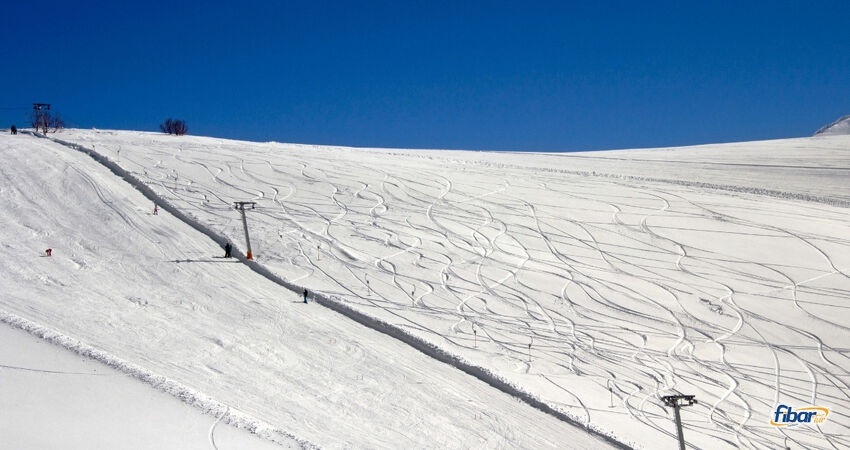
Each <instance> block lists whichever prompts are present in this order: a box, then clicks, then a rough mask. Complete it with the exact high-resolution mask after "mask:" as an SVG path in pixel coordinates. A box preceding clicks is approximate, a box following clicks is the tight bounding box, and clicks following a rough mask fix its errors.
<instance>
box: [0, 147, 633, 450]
mask: <svg viewBox="0 0 850 450" xmlns="http://www.w3.org/2000/svg"><path fill="white" fill-rule="evenodd" d="M24 132H25V133H27V134H30V135H32V136H35V137H40V138H44V139H48V140H50V141H53V142H55V143H57V144H61V145H64V146H66V147H68V148H71V149H73V150H77V151H79V152H82V153H85V154H86V155H88V156H90V157H91V158H92V159H94V160H95V161H97V162H99V163H101V164H102V165H104V166H105V167H106V168H108V169H109V170H111V171H112V172H113V173H114V174H115V175H117V176H119V177H121V178H123V179H124V180H125V181H127V182H128V183H130V184H131V185H132V186H133V187H135V188H136V189H137V190H138V191H139V192H141V193H142V195H144V196H145V197H147V198H148V199H149V200H151V201H153V202H156V204H157V205H160V206H161V208H162V209H165V210H166V211H168V212H169V213H171V214H172V215H173V216H174V217H176V218H178V219H180V220H181V221H182V222H184V223H186V224H187V225H189V226H190V227H192V228H194V229H195V230H197V231H198V232H200V233H203V234H205V235H206V236H207V237H209V238H210V239H212V240H213V241H214V242H215V243H217V244H219V245H222V246H223V245H224V244H225V243H227V242H229V240H228V239H226V238H225V237H224V236H223V235H221V234H219V233H218V232H217V231H214V230H212V229H211V228H209V227H207V226H206V225H204V224H202V223H200V222H199V221H198V220H197V219H195V218H192V217H190V216H189V215H187V214H185V213H183V212H181V211H180V210H179V209H178V208H177V207H175V206H174V205H172V204H171V203H170V202H168V201H167V200H166V199H164V198H162V197H161V196H159V195H158V194H157V193H156V192H154V191H153V189H151V188H150V187H149V186H148V185H147V184H145V183H144V182H142V181H141V180H140V179H138V178H136V177H135V176H134V175H132V174H131V173H129V172H128V171H126V170H124V169H123V168H122V167H120V166H119V165H118V164H116V163H115V162H113V161H112V160H110V159H109V158H107V157H105V156H103V155H101V154H100V153H97V152H96V151H95V150H92V149H89V148H86V147H83V146H81V145H78V144H75V143H73V142H68V141H64V140H61V139H58V138H54V137H50V136H45V135H42V134H38V133H33V132H30V131H24ZM232 255H233V256H234V257H235V258H237V259H238V260H239V261H241V262H242V263H243V264H245V265H246V266H248V267H249V268H250V269H251V270H253V271H254V272H255V273H257V274H259V275H262V276H263V277H265V278H266V279H268V280H269V281H272V282H274V283H277V284H278V285H280V286H282V287H284V288H286V289H289V290H290V291H292V292H295V293H297V294H300V293H301V292H302V291H303V290H304V289H305V288H306V286H301V285H296V284H293V283H291V282H288V281H286V280H284V279H283V278H281V277H280V276H278V275H276V274H274V273H272V272H271V271H270V270H269V269H267V268H266V267H264V266H262V265H260V264H259V263H257V262H256V261H254V260H250V259H246V258H245V254H244V253H242V252H241V251H239V250H238V249H236V248H234V249H233V251H232ZM311 292H312V291H311ZM313 300H314V302H315V303H318V304H319V305H322V306H324V307H326V308H328V309H330V310H333V311H335V312H337V313H339V314H341V315H343V316H345V317H347V318H349V319H351V320H354V321H355V322H357V323H359V324H361V325H363V326H365V327H367V328H371V329H373V330H375V331H378V332H380V333H383V334H385V335H387V336H390V337H392V338H395V339H397V340H399V341H401V342H403V343H405V344H407V345H409V346H411V347H413V348H414V349H416V350H418V351H420V352H422V353H423V354H425V355H426V356H429V357H431V358H433V359H435V360H437V361H440V362H442V363H445V364H448V365H450V366H452V367H454V368H456V369H458V370H461V371H463V372H464V373H466V374H468V375H471V376H473V377H475V378H477V379H478V380H480V381H482V382H484V383H487V384H488V385H490V386H491V387H493V388H495V389H497V390H499V391H502V392H503V393H506V394H508V395H511V396H513V397H515V398H517V399H519V400H521V401H523V402H525V403H526V404H528V405H529V406H531V407H533V408H535V409H538V410H540V411H542V412H544V413H546V414H549V415H551V416H554V417H555V418H557V419H559V420H561V421H564V422H566V423H569V424H571V425H573V426H575V427H578V428H582V429H584V430H586V431H587V432H589V433H591V434H593V435H595V436H598V437H599V438H600V439H603V440H604V441H606V442H607V443H609V444H611V445H613V446H615V447H618V448H622V449H631V448H632V447H629V446H628V445H626V444H625V443H623V442H620V441H618V440H617V439H616V437H615V436H614V435H613V433H611V432H609V431H606V430H602V429H598V428H596V427H595V426H593V425H592V424H587V425H585V424H584V423H583V422H580V421H579V420H578V418H575V417H573V416H571V415H569V414H568V413H566V412H564V411H562V410H561V409H560V408H558V407H553V406H551V405H549V404H548V403H546V402H545V401H543V400H541V399H540V398H538V397H537V396H536V395H534V394H531V393H529V392H526V391H524V390H523V389H522V388H520V387H519V386H516V385H514V384H512V383H511V382H509V381H508V380H506V379H505V378H503V377H501V376H500V375H497V374H495V373H493V372H492V371H490V370H488V369H486V368H484V367H481V366H477V365H475V364H473V363H471V362H469V361H467V360H465V359H464V358H461V357H460V356H458V355H455V354H452V353H449V352H448V351H446V350H444V349H442V348H440V347H438V346H437V345H435V344H433V343H431V342H428V341H426V340H425V339H422V338H420V337H418V336H414V335H413V334H411V333H409V332H407V331H405V330H403V329H401V328H399V327H397V326H395V325H392V324H390V323H388V322H384V321H382V320H379V319H377V318H375V317H371V316H369V315H366V314H365V313H362V312H360V311H358V310H356V309H354V308H352V307H350V306H349V305H347V304H345V302H344V300H343V299H340V298H339V297H336V296H325V295H323V294H320V293H315V292H314V293H313ZM0 320H2V317H0ZM222 411H223V410H222V409H219V410H218V413H221V412H222ZM214 415H215V414H214ZM232 415H233V414H232V413H231V416H232ZM230 420H232V419H230V418H228V423H230ZM281 433H282V434H285V435H288V433H285V432H283V431H281ZM296 440H298V439H296ZM298 442H299V443H301V442H304V444H302V445H305V444H309V443H307V442H306V441H301V440H298ZM309 445H312V444H309Z"/></svg>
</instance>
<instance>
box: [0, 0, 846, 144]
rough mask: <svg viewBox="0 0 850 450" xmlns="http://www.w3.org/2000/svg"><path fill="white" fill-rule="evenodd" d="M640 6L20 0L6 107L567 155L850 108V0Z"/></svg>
mask: <svg viewBox="0 0 850 450" xmlns="http://www.w3.org/2000/svg"><path fill="white" fill-rule="evenodd" d="M626 3H627V2H610V3H609V2H593V1H582V2H566V1H565V2H539V3H537V2H481V3H477V2H469V1H463V2H461V1H451V2H441V1H418V2H405V1H386V2H355V1H346V2H323V1H303V2H286V1H280V2H274V1H270V2H252V1H217V0H210V1H204V2H184V1H180V0H173V1H171V2H156V3H152V2H139V3H137V4H136V3H133V2H123V1H108V2H88V3H87V4H86V5H82V4H78V2H69V1H62V2H54V1H51V0H48V1H39V2H22V1H17V2H10V4H6V5H4V6H3V11H2V13H3V16H2V23H0V42H2V49H0V55H2V63H0V87H2V92H3V94H2V95H0V119H2V120H3V121H4V122H7V123H8V124H11V123H17V124H18V125H21V124H23V123H24V122H25V120H24V116H25V114H26V108H30V107H31V103H33V102H48V103H52V104H53V105H54V108H55V109H56V110H57V111H59V112H60V113H62V115H63V116H64V118H65V119H66V122H68V124H69V125H70V126H75V127H86V128H87V127H97V128H121V129H134V130H156V129H157V126H158V125H159V123H161V122H162V121H163V120H164V119H165V118H166V117H168V116H171V117H175V118H182V119H185V120H186V121H187V123H188V125H189V130H190V133H191V134H197V135H209V136H220V137H229V138H237V139H248V140H260V141H266V140H275V141H281V142H300V143H314V144H335V145H353V146H382V147H390V146H391V147H411V148H419V147H428V148H467V149H511V150H538V151H540V150H548V151H559V150H580V149H607V148H628V147H647V146H665V145H686V144H698V143H709V142H726V141H739V140H757V139H770V138H783V137H794V136H807V135H810V134H811V133H813V132H814V131H815V130H816V129H817V128H818V127H820V126H821V125H824V124H826V123H828V122H831V121H832V120H834V119H837V118H838V117H839V116H841V115H844V114H850V1H846V0H844V1H835V2H827V1H823V2H817V1H816V2H811V1H806V2H803V1H800V2H779V1H771V2H763V3H762V2H749V1H743V2H741V1H729V2H712V1H707V2H688V1H671V2H652V1H647V2H628V3H630V4H626ZM30 5H31V6H30ZM14 108H24V109H14ZM5 126H8V125H5Z"/></svg>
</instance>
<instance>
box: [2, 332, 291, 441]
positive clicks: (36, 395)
mask: <svg viewBox="0 0 850 450" xmlns="http://www.w3.org/2000/svg"><path fill="white" fill-rule="evenodd" d="M0 342H2V343H3V345H0V398H2V399H3V407H2V408H0V436H3V440H2V445H0V447H2V448H9V449H27V448H33V449H41V448H44V449H48V448H62V449H76V448H79V449H91V448H120V449H124V450H131V449H153V448H162V449H164V448H179V449H186V450H190V449H192V450H194V449H197V450H204V449H210V448H213V449H216V448H217V449H221V450H223V449H233V448H250V449H266V450H270V449H280V448H281V447H280V446H278V445H275V444H274V443H272V442H270V441H266V440H263V439H260V438H258V437H257V436H254V435H251V434H250V433H248V432H247V431H244V430H237V429H235V428H233V427H230V426H227V425H226V424H223V423H221V422H220V421H219V419H218V418H216V417H211V416H210V415H207V414H204V413H203V412H202V411H200V410H198V409H196V408H192V407H190V406H189V405H186V404H184V403H182V402H180V401H179V400H177V399H175V398H173V397H172V396H169V395H167V394H165V393H163V392H158V391H156V390H154V389H151V388H150V387H149V386H147V385H145V384H143V383H139V382H138V381H136V380H135V379H133V378H131V377H128V376H125V375H124V374H123V373H121V372H119V371H117V370H115V369H112V368H110V367H107V366H105V365H103V364H101V363H99V362H98V361H95V360H92V359H89V358H81V357H80V356H79V355H76V354H74V353H72V352H69V351H67V350H65V349H63V348H61V347H59V346H56V345H51V344H50V343H48V342H45V341H44V340H42V339H40V338H39V337H36V336H33V335H31V334H28V333H26V332H24V331H22V330H19V329H14V328H12V327H11V326H9V325H6V324H0ZM294 444H297V443H294ZM293 448H297V445H293Z"/></svg>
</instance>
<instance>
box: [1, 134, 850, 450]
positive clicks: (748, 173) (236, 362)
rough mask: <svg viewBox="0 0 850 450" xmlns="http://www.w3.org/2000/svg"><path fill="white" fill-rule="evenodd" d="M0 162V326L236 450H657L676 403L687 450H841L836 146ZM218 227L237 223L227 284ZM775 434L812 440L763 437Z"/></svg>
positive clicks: (843, 378) (75, 141) (844, 184)
mask: <svg viewBox="0 0 850 450" xmlns="http://www.w3.org/2000/svg"><path fill="white" fill-rule="evenodd" d="M0 139H2V141H0V142H2V144H1V145H0V149H2V152H3V157H4V165H3V166H2V168H0V173H2V175H3V178H2V184H0V187H2V192H0V194H2V195H1V196H0V199H2V202H3V204H2V208H3V213H2V216H0V217H2V218H3V223H4V226H3V230H4V231H3V233H4V239H3V242H4V247H5V249H6V253H7V254H9V255H16V257H12V258H4V260H3V262H2V264H1V265H0V270H2V273H3V275H4V276H3V279H4V285H3V287H4V294H3V295H2V296H0V312H2V315H3V321H4V322H7V323H11V324H15V325H17V326H22V327H24V328H27V327H29V328H30V331H33V329H35V330H41V329H47V330H54V331H51V332H55V333H57V334H59V335H61V336H65V337H64V338H63V339H66V340H69V341H70V342H73V343H74V344H72V345H70V347H74V346H75V345H77V346H79V345H83V346H86V347H85V348H89V347H90V348H92V349H93V350H96V351H92V352H83V353H84V354H86V355H88V356H95V357H98V358H99V359H102V360H104V361H106V362H107V363H109V364H110V365H113V366H114V367H117V368H119V369H120V370H123V371H125V372H130V373H132V374H134V376H136V377H137V378H139V379H141V380H142V381H146V382H147V383H149V384H151V385H153V386H154V387H158V388H160V389H162V390H165V391H166V392H170V393H172V394H174V395H176V396H178V397H181V398H183V399H184V400H185V399H186V398H188V400H185V401H187V403H190V404H193V405H194V406H198V407H199V408H201V409H202V410H205V411H208V412H210V413H211V414H212V415H213V416H215V417H225V415H224V414H223V413H224V412H225V411H227V414H226V417H225V419H224V420H225V421H227V422H228V423H232V424H234V425H236V426H240V427H243V428H248V429H250V430H251V431H253V432H255V433H257V434H258V435H260V436H262V437H264V438H267V439H271V440H273V441H276V442H279V443H282V444H284V445H290V446H312V445H315V446H319V447H332V448H339V447H438V448H443V447H451V448H460V447H463V448H468V447H488V448H492V447H504V448H547V447H558V448H569V447H574V448H598V447H602V446H608V445H620V444H622V445H626V446H630V447H636V448H664V447H672V446H674V445H676V443H675V439H676V437H675V436H676V431H675V425H674V423H673V421H672V411H670V410H669V409H666V408H665V407H664V406H663V403H662V402H661V400H660V397H661V396H664V395H670V394H677V393H682V394H693V395H696V398H697V399H698V400H699V403H698V404H697V405H694V406H691V407H687V408H683V409H682V419H683V423H684V434H685V438H686V441H687V442H688V445H689V446H691V447H693V448H730V447H738V446H741V447H752V448H776V447H782V446H790V447H805V448H842V447H847V446H848V445H850V437H848V436H850V433H848V426H850V420H848V419H847V415H846V411H847V410H848V407H850V387H848V382H850V372H848V370H850V360H848V352H850V337H848V336H850V334H848V331H849V330H848V327H850V312H848V307H850V305H848V299H850V276H848V274H850V252H848V250H850V209H848V202H850V177H848V175H850V138H849V137H847V136H818V137H813V138H801V139H789V140H779V141H764V142H750V143H737V144H722V145H709V146H698V147H685V148H672V149H646V150H622V151H609V152H589V153H569V154H527V153H492V152H464V151H438V150H394V149H356V148H342V147H324V146H308V145H294V144H279V143H251V142H240V141H231V140H223V139H213V138H203V137H191V136H182V137H175V136H166V135H162V134H158V133H144V132H129V131H101V130H66V131H64V132H62V133H58V134H55V135H54V134H51V135H49V136H48V138H47V139H45V138H43V137H37V136H33V135H18V136H8V135H0ZM234 201H253V202H256V208H255V209H253V210H249V211H247V220H248V224H249V228H250V233H251V242H252V247H253V251H254V255H255V261H253V262H247V261H245V260H244V258H243V257H242V255H243V254H244V250H245V247H244V236H243V232H242V222H241V219H240V216H239V213H238V211H235V210H234V208H233V202H234ZM154 202H156V203H157V204H158V205H159V210H160V212H159V214H158V215H156V216H154V215H153V214H152V211H153V206H154ZM225 241H228V242H232V243H233V244H234V245H235V247H236V249H237V251H236V252H235V253H236V254H237V255H238V256H239V258H238V260H227V259H223V258H221V255H222V253H223V252H222V250H221V248H220V246H221V244H223V243H224V242H225ZM48 247H50V248H53V249H54V256H52V257H49V258H48V257H40V256H41V255H40V252H41V251H43V249H44V248H48ZM303 288H307V289H308V290H309V291H310V292H311V303H308V304H306V305H305V304H303V302H302V301H301V295H300V290H301V289H303ZM314 300H315V301H314ZM21 324H28V325H21ZM36 333H37V331H36ZM122 364H123V365H122ZM458 369H460V370H458ZM0 376H2V371H0ZM779 404H789V405H799V406H801V407H802V406H808V405H817V406H822V407H827V408H829V409H830V411H831V414H830V416H829V418H828V420H827V421H826V422H825V423H823V424H820V425H817V426H815V425H800V426H796V427H775V426H772V425H770V420H771V419H772V418H773V412H774V410H775V409H776V406H777V405H779Z"/></svg>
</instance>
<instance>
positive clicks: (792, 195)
mask: <svg viewBox="0 0 850 450" xmlns="http://www.w3.org/2000/svg"><path fill="white" fill-rule="evenodd" d="M385 154H386V155H390V156H404V157H409V158H410V157H412V158H419V159H428V160H440V161H443V162H445V163H449V164H462V165H470V166H481V167H488V168H495V169H520V170H533V171H539V172H549V173H558V174H567V175H578V176H582V177H601V178H610V179H614V180H624V181H638V182H644V183H665V184H676V185H679V186H688V187H697V188H703V189H714V190H719V191H727V192H740V193H745V194H755V195H764V196H768V197H775V198H781V199H786V200H801V201H805V202H813V203H822V204H826V205H830V206H837V207H841V208H850V200H846V199H843V198H835V197H825V196H822V195H811V194H804V193H801V192H786V191H778V190H775V189H766V188H758V187H746V186H735V185H731V184H716V183H706V182H703V181H688V180H675V179H670V178H653V177H642V176H637V175H624V174H617V173H607V172H597V171H595V170H594V171H587V170H568V169H559V168H555V167H536V166H526V165H518V164H509V163H500V162H490V161H482V160H474V159H470V160H464V159H452V158H441V157H434V156H431V155H412V154H409V153H399V152H386V153H385ZM566 156H569V155H566Z"/></svg>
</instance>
